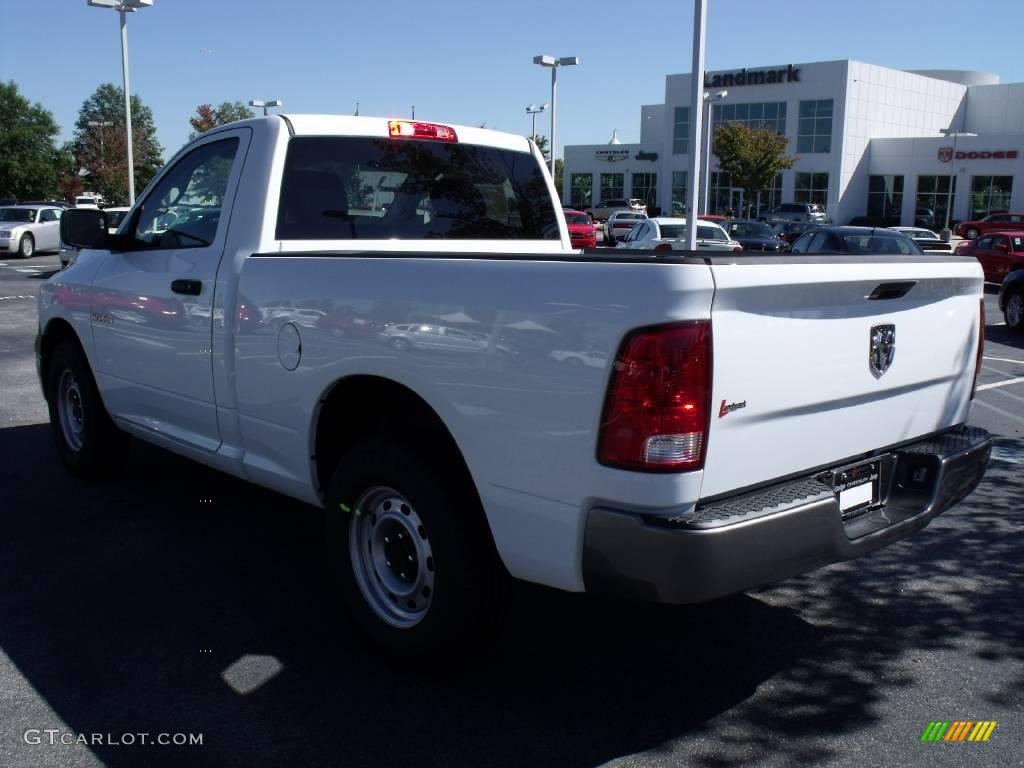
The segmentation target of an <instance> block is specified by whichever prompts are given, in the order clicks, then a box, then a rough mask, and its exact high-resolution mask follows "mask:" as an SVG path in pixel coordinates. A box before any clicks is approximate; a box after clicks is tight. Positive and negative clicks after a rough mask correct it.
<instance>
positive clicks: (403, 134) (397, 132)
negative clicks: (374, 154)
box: [388, 120, 459, 141]
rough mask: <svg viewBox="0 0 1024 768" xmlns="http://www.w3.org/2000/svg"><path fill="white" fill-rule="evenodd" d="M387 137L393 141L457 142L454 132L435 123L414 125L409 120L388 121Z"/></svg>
mask: <svg viewBox="0 0 1024 768" xmlns="http://www.w3.org/2000/svg"><path fill="white" fill-rule="evenodd" d="M388 135H389V136H391V138H393V139H431V140H433V141H458V140H459V137H458V136H456V135H455V131H454V130H452V129H451V128H449V127H448V126H447V125H438V124H437V123H414V122H412V121H411V120H388Z"/></svg>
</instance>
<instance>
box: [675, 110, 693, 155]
mask: <svg viewBox="0 0 1024 768" xmlns="http://www.w3.org/2000/svg"><path fill="white" fill-rule="evenodd" d="M689 147H690V108H689V107H676V112H675V121H674V122H673V124H672V154H673V155H685V154H687V152H688V150H689Z"/></svg>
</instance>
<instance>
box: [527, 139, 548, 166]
mask: <svg viewBox="0 0 1024 768" xmlns="http://www.w3.org/2000/svg"><path fill="white" fill-rule="evenodd" d="M531 138H532V139H533V143H534V144H536V145H537V149H539V150H540V153H541V154H542V155H544V159H545V160H547V161H549V162H550V161H551V152H550V150H548V137H547V136H532V137H531Z"/></svg>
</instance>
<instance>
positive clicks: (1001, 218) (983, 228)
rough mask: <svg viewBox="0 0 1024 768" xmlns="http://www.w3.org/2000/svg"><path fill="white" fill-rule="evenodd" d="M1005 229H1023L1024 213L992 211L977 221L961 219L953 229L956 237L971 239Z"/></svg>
mask: <svg viewBox="0 0 1024 768" xmlns="http://www.w3.org/2000/svg"><path fill="white" fill-rule="evenodd" d="M1007 229H1012V230H1018V229H1024V213H993V214H992V215H991V216H986V217H985V218H984V219H979V220H978V221H961V222H960V223H959V224H957V225H956V228H955V229H954V231H955V232H956V234H957V236H958V237H962V238H965V239H967V240H973V239H974V238H976V237H977V236H978V235H984V234H986V233H987V232H999V231H1005V230H1007Z"/></svg>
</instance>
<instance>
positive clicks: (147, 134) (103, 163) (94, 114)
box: [74, 83, 163, 205]
mask: <svg viewBox="0 0 1024 768" xmlns="http://www.w3.org/2000/svg"><path fill="white" fill-rule="evenodd" d="M89 123H99V124H100V125H93V126H90V125H89ZM103 123H110V125H102V124H103ZM127 138H128V137H127V131H126V130H125V122H124V91H123V90H122V89H121V88H119V87H117V86H116V85H113V84H112V83H104V84H103V85H101V86H100V87H99V88H97V89H96V91H95V93H93V94H92V95H91V96H90V97H89V98H88V99H86V100H85V102H84V103H83V104H82V108H81V109H80V110H79V111H78V121H77V122H76V123H75V137H74V154H75V161H76V162H77V164H78V166H79V167H80V168H83V169H84V170H85V178H84V182H85V184H86V186H87V187H88V188H89V189H90V190H92V191H95V192H99V193H100V195H102V196H103V198H104V200H105V201H106V202H107V204H108V205H115V204H121V205H124V204H127V202H128V157H127V155H128V151H127V150H128V141H127ZM132 154H133V163H134V165H135V191H136V192H141V191H142V190H143V189H144V188H145V187H146V185H147V184H149V182H150V180H151V179H152V178H153V177H154V176H155V175H156V172H157V171H159V170H160V166H162V165H163V157H162V155H163V149H162V148H161V146H160V143H159V142H158V141H157V140H156V125H155V123H154V121H153V111H152V110H151V109H150V108H149V107H147V106H146V105H145V104H143V103H142V99H140V98H139V97H138V96H137V95H134V94H133V95H132Z"/></svg>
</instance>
